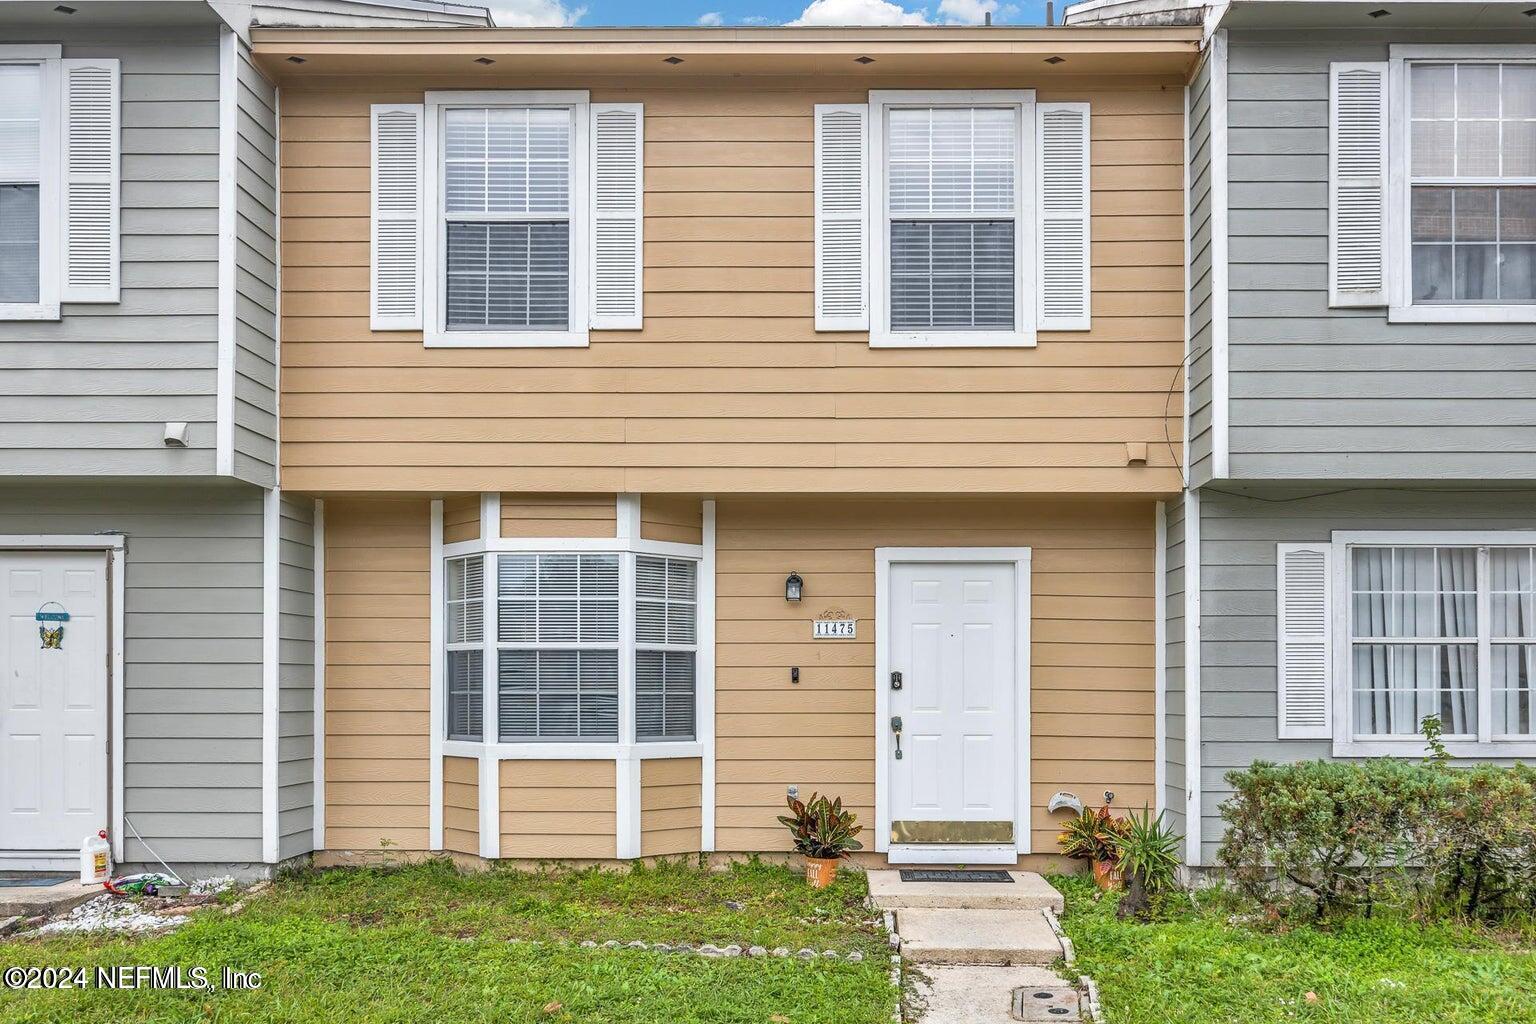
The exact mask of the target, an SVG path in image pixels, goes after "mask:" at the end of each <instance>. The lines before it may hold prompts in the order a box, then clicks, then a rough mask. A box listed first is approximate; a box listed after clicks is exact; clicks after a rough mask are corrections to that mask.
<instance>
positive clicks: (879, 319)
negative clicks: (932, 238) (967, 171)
mask: <svg viewBox="0 0 1536 1024" xmlns="http://www.w3.org/2000/svg"><path fill="white" fill-rule="evenodd" d="M933 107H962V108H963V107H994V108H996V107H1008V108H1012V109H1013V110H1014V112H1015V116H1016V117H1017V119H1018V120H1017V128H1018V131H1017V134H1016V137H1015V140H1014V143H1015V152H1014V161H1015V162H1014V169H1013V170H1014V173H1013V193H1014V200H1013V214H1012V219H1013V224H1014V230H1013V273H1014V282H1013V303H1014V314H1013V318H1014V319H1013V329H1012V330H1011V331H993V330H982V331H957V330H943V329H930V330H922V331H893V330H892V329H891V326H890V324H891V294H890V271H891V267H890V260H891V235H890V232H891V211H890V189H889V188H888V187H887V181H886V176H887V174H888V173H889V170H890V168H889V165H888V161H887V148H888V147H887V144H886V143H887V137H886V136H887V127H888V117H887V115H888V113H889V111H890V110H892V109H899V108H908V109H912V108H918V109H926V108H933ZM1035 130H1036V129H1035V90H1033V89H872V90H870V93H869V175H868V179H869V189H870V193H869V195H870V205H869V208H870V210H872V211H873V213H874V223H872V224H871V225H870V232H869V247H870V248H869V252H870V262H869V296H870V306H869V310H870V324H869V328H870V329H869V345H870V347H871V348H1031V347H1033V346H1034V345H1035V343H1036V339H1035V319H1036V313H1035V276H1036V275H1035V270H1036V260H1037V252H1036V236H1037V235H1038V233H1039V232H1038V226H1037V225H1038V221H1037V214H1036V211H1035V192H1036V187H1035V186H1036V176H1037V173H1038V172H1037V169H1036V168H1035V150H1036V144H1035ZM920 219H922V220H944V219H954V220H985V219H988V218H987V217H986V215H985V214H982V213H967V214H964V215H959V214H956V215H954V216H953V217H946V216H945V215H944V214H943V213H935V214H924V215H923V216H922V217H921V218H920ZM993 219H996V218H993Z"/></svg>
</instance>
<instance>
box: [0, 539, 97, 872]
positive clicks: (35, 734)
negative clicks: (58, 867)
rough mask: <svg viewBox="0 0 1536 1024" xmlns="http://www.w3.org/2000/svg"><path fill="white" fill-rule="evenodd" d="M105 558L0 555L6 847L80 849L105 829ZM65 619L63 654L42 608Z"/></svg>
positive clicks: (0, 836)
mask: <svg viewBox="0 0 1536 1024" xmlns="http://www.w3.org/2000/svg"><path fill="white" fill-rule="evenodd" d="M106 569H107V558H106V555H105V554H103V553H101V552H76V551H0V617H3V620H4V623H5V627H4V632H3V634H0V850H4V851H28V850H32V851H59V850H78V849H79V848H80V842H81V840H83V839H84V838H85V837H86V836H88V835H91V834H93V833H95V832H96V831H97V830H98V829H102V828H106V826H107V654H106V643H107V571H106ZM61 607H62V609H63V610H64V611H66V612H68V613H69V621H67V622H64V623H56V622H53V623H47V625H49V626H51V627H57V626H59V625H62V626H63V627H64V635H63V638H62V641H61V642H60V644H59V646H58V647H57V648H50V647H44V646H43V642H42V639H41V638H40V637H39V635H38V626H39V622H38V620H37V613H38V611H39V610H49V611H57V610H59V609H60V608H61Z"/></svg>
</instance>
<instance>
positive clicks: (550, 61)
mask: <svg viewBox="0 0 1536 1024" xmlns="http://www.w3.org/2000/svg"><path fill="white" fill-rule="evenodd" d="M252 38H253V42H254V53H255V56H256V60H257V62H258V63H260V64H261V65H262V66H263V68H264V69H265V70H266V71H267V72H268V73H269V74H272V75H274V76H277V77H282V78H287V79H294V78H300V77H303V76H309V75H362V74H368V75H380V74H387V75H445V74H447V75H454V76H461V75H470V76H475V75H479V76H483V77H484V78H485V79H486V81H487V83H488V84H489V83H493V82H494V81H495V80H496V79H497V78H498V77H506V76H507V75H508V74H509V73H513V74H516V75H517V77H519V78H527V77H530V76H540V75H573V74H574V75H603V76H613V75H619V76H633V75H643V76H658V77H662V78H671V79H678V80H687V79H691V78H721V77H725V78H730V77H758V76H762V77H774V78H803V77H807V76H814V77H817V78H826V77H836V78H840V79H844V78H845V79H849V80H852V81H855V82H857V81H859V80H875V79H886V78H891V77H904V76H921V75H933V74H943V75H949V76H956V77H958V76H966V75H969V76H985V75H997V74H1011V75H1018V74H1019V73H1020V72H1021V71H1024V70H1028V72H1029V73H1030V74H1031V76H1033V75H1035V74H1037V73H1038V74H1039V75H1042V76H1061V75H1174V76H1183V75H1185V74H1187V72H1188V71H1189V69H1190V68H1191V67H1193V65H1194V63H1195V61H1196V59H1197V58H1198V55H1199V47H1200V32H1199V30H1198V29H1193V28H1099V27H1094V28H1045V27H1033V28H1001V27H991V28H932V27H923V28H759V29H747V28H721V29H716V28H636V29H615V28H593V29H581V28H555V29H456V28H434V29H426V30H418V29H410V30H395V29H372V30H363V31H358V30H341V31H336V30H330V31H318V30H314V31H312V30H302V29H293V30H288V29H272V30H266V29H258V30H256V31H254V32H253V33H252ZM295 57H297V58H299V59H300V60H301V61H302V63H299V62H296V61H293V60H290V58H295ZM480 58H488V59H490V60H492V61H494V62H495V63H493V64H489V65H485V64H477V63H476V60H477V59H480ZM669 58H676V59H677V60H678V61H680V62H677V63H668V62H667V61H668V59H669ZM861 58H862V59H863V60H862V61H861ZM1052 58H1061V59H1060V60H1057V61H1054V62H1053V63H1047V61H1048V60H1050V59H1052Z"/></svg>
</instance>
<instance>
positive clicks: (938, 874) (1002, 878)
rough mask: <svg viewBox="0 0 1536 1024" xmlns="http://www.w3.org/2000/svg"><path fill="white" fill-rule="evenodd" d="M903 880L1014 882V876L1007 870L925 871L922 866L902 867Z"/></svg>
mask: <svg viewBox="0 0 1536 1024" xmlns="http://www.w3.org/2000/svg"><path fill="white" fill-rule="evenodd" d="M901 880H902V881H903V882H1012V881H1013V876H1012V875H1010V874H1009V873H1008V872H1006V871H924V870H922V869H921V868H902V869H901Z"/></svg>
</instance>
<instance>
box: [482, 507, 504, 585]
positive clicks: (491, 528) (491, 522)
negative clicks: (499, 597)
mask: <svg viewBox="0 0 1536 1024" xmlns="http://www.w3.org/2000/svg"><path fill="white" fill-rule="evenodd" d="M500 539H501V492H500V491H482V492H481V494H480V540H481V541H483V542H485V543H487V544H489V543H490V542H491V541H496V540H500ZM487 578H489V577H487Z"/></svg>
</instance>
